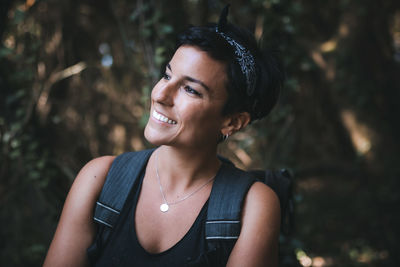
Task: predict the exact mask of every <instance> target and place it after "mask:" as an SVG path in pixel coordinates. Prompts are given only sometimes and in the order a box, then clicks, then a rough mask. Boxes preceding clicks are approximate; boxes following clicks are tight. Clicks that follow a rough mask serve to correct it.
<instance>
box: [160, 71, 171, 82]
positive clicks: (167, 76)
mask: <svg viewBox="0 0 400 267" xmlns="http://www.w3.org/2000/svg"><path fill="white" fill-rule="evenodd" d="M162 78H163V79H164V80H167V81H169V80H171V76H169V75H168V73H166V72H165V73H164V75H163V77H162Z"/></svg>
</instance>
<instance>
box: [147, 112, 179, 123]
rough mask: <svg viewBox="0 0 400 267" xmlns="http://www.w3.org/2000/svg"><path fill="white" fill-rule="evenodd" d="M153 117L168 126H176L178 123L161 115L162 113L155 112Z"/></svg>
mask: <svg viewBox="0 0 400 267" xmlns="http://www.w3.org/2000/svg"><path fill="white" fill-rule="evenodd" d="M152 116H153V118H154V119H156V120H158V121H161V122H165V123H168V124H176V123H177V122H176V121H174V120H172V119H170V118H168V117H165V116H164V115H161V114H160V113H158V112H157V111H155V110H153V114H152Z"/></svg>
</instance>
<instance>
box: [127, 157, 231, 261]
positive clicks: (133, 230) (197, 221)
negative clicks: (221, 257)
mask: <svg viewBox="0 0 400 267" xmlns="http://www.w3.org/2000/svg"><path fill="white" fill-rule="evenodd" d="M223 165H224V163H222V164H221V166H220V167H219V169H218V171H217V173H216V175H215V178H217V176H218V175H219V173H220V172H221V169H222V168H223ZM145 170H146V168H144V169H143V172H142V175H141V177H140V182H139V184H138V190H136V194H135V196H134V205H133V208H132V209H131V213H130V214H129V219H128V220H129V223H128V224H129V229H131V231H130V234H131V236H132V239H133V241H134V242H135V243H136V245H137V246H138V247H139V248H140V250H142V252H143V253H144V254H146V255H147V256H149V257H160V256H163V255H164V254H167V253H169V252H170V251H172V250H174V249H176V248H177V247H179V245H180V244H181V243H182V242H184V241H185V240H186V239H187V238H188V237H189V236H190V235H191V234H192V232H193V231H194V230H195V229H196V228H197V226H198V225H199V224H200V223H202V222H203V220H202V219H203V218H204V219H205V218H206V216H207V207H208V201H209V199H210V197H208V198H207V200H206V202H205V203H204V205H203V207H202V208H201V210H200V212H199V214H198V215H197V217H196V219H195V220H194V222H193V224H192V225H191V226H190V228H189V230H188V231H187V232H186V233H185V235H184V236H183V237H182V238H181V239H179V240H178V241H177V242H176V243H175V244H174V245H172V246H171V247H170V248H167V249H166V250H164V251H161V252H159V253H151V252H148V251H147V250H146V249H145V248H144V247H143V246H142V244H140V242H139V239H138V237H137V233H136V227H135V219H136V216H135V214H136V206H137V202H138V199H139V195H140V192H141V189H142V183H143V179H144V176H145ZM210 194H211V193H210Z"/></svg>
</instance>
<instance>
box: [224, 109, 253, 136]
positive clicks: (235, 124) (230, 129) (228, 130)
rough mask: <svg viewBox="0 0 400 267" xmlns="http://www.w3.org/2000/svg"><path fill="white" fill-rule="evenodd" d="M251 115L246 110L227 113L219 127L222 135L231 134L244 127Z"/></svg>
mask: <svg viewBox="0 0 400 267" xmlns="http://www.w3.org/2000/svg"><path fill="white" fill-rule="evenodd" d="M250 119H251V116H250V114H249V113H248V112H239V113H234V114H231V115H228V116H227V117H226V120H225V121H224V123H223V126H222V128H221V133H222V135H229V136H230V135H232V134H234V133H235V132H237V131H239V130H241V129H243V128H245V127H246V126H247V125H248V124H249V122H250Z"/></svg>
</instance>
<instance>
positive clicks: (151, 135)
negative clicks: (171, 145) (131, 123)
mask: <svg viewBox="0 0 400 267" xmlns="http://www.w3.org/2000/svg"><path fill="white" fill-rule="evenodd" d="M144 138H146V140H147V141H148V142H149V143H150V144H153V145H155V146H161V145H164V144H165V140H163V139H162V138H160V133H159V132H158V131H156V130H154V129H152V127H151V126H149V124H148V123H147V125H146V128H145V129H144Z"/></svg>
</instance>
